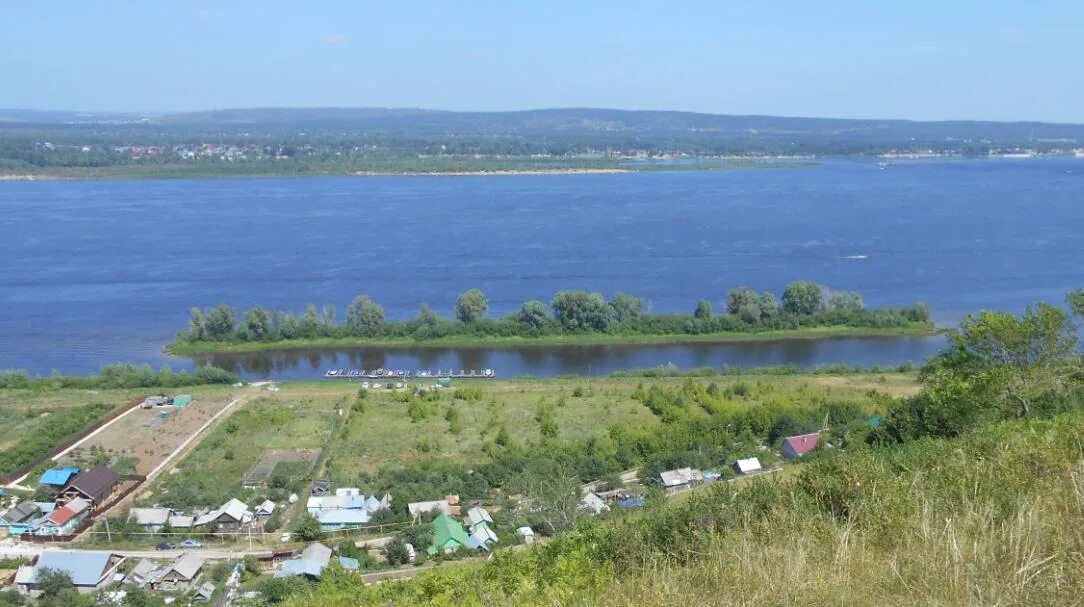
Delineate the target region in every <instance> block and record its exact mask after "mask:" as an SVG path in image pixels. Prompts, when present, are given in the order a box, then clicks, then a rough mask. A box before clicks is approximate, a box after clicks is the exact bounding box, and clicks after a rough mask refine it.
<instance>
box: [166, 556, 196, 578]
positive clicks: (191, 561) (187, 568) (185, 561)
mask: <svg viewBox="0 0 1084 607" xmlns="http://www.w3.org/2000/svg"><path fill="white" fill-rule="evenodd" d="M200 569H203V559H201V558H200V557H198V556H196V555H194V554H192V553H191V552H185V553H184V554H182V555H181V556H179V557H177V560H175V561H173V563H172V564H170V566H169V568H167V569H166V573H167V574H168V573H169V572H170V571H176V572H177V575H179V576H181V577H183V578H184V579H186V580H191V579H193V578H195V577H196V575H197V574H198V573H199V571H200Z"/></svg>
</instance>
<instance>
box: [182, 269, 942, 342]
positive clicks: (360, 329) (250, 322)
mask: <svg viewBox="0 0 1084 607" xmlns="http://www.w3.org/2000/svg"><path fill="white" fill-rule="evenodd" d="M646 305H647V304H646V302H645V300H644V299H643V298H641V297H637V296H635V295H629V294H627V293H617V294H615V295H614V296H613V297H611V298H610V299H609V300H607V299H606V298H605V297H604V296H603V295H602V294H601V293H593V292H588V291H579V290H566V291H560V292H558V293H557V294H556V295H554V296H553V299H552V300H551V301H550V302H549V303H548V304H547V303H546V302H543V301H539V300H530V301H526V302H524V303H523V304H522V305H521V306H520V309H519V310H517V311H515V312H513V313H511V314H508V315H506V316H504V317H501V318H490V317H489V316H488V312H489V300H488V299H487V297H486V295H485V293H483V292H482V291H481V290H479V289H470V290H468V291H466V292H464V293H462V294H460V295H459V297H458V299H457V300H456V304H455V308H454V319H447V318H444V317H441V316H440V315H439V314H437V313H436V312H435V311H434V310H433V309H432V308H430V307H429V306H428V305H427V304H424V303H423V304H421V305H420V306H419V308H418V314H417V316H415V317H414V318H412V319H409V320H406V321H392V320H388V319H387V317H386V315H385V312H384V307H383V306H381V305H380V304H378V303H377V302H375V301H373V299H372V298H371V297H369V296H368V295H358V296H357V297H356V298H355V299H354V300H353V301H352V302H351V303H350V305H348V306H347V308H346V317H345V320H344V322H342V323H337V322H336V308H335V306H334V305H330V304H329V305H325V306H324V307H323V308H322V309H317V307H316V306H315V305H311V304H310V305H309V306H308V307H307V308H306V309H305V312H304V313H303V314H302V315H301V316H294V315H293V314H292V313H290V312H284V311H279V310H268V309H265V308H263V307H261V306H254V307H252V308H249V309H248V310H245V311H244V312H243V313H241V314H238V312H237V311H236V310H235V309H234V308H233V307H232V306H230V305H228V304H219V305H218V306H215V307H213V308H210V309H206V310H203V309H200V308H193V309H192V310H191V313H190V319H189V325H188V328H187V329H186V330H184V331H182V332H180V333H179V334H178V336H177V339H178V341H182V342H216V341H220V342H274V341H282V340H296V339H316V338H348V337H358V338H412V339H416V340H430V339H440V338H444V337H452V336H477V337H526V338H531V337H545V336H557V335H586V334H611V335H681V334H686V335H697V334H712V333H743V332H745V333H751V332H757V331H769V330H787V329H799V328H803V327H818V326H851V327H866V328H878V329H884V328H899V327H907V326H911V325H913V324H915V323H928V322H929V320H930V308H929V306H928V305H926V304H924V303H916V304H914V305H912V306H910V307H906V308H880V309H868V308H866V307H865V303H864V302H863V300H862V296H861V295H860V294H858V293H856V292H853V291H832V290H830V289H828V288H827V287H825V286H823V285H820V284H817V283H814V282H809V281H796V282H792V283H790V284H788V285H787V286H786V288H785V289H784V291H783V294H782V297H781V298H779V299H777V298H776V296H775V294H773V293H771V292H763V293H757V292H756V291H754V290H752V289H750V288H748V287H739V288H736V289H731V290H730V291H729V292H728V293H727V296H726V299H725V300H724V301H722V302H721V306H722V308H723V313H721V314H717V313H715V311H714V309H713V305H712V302H711V301H710V300H707V299H702V300H700V301H699V302H698V303H697V304H696V307H695V308H694V309H693V311H692V313H691V314H649V313H648V312H647V311H646Z"/></svg>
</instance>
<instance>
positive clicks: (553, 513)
mask: <svg viewBox="0 0 1084 607" xmlns="http://www.w3.org/2000/svg"><path fill="white" fill-rule="evenodd" d="M510 486H511V488H512V490H513V491H515V492H517V493H519V494H520V495H522V496H523V501H524V504H525V505H526V507H527V509H528V511H530V512H532V513H534V514H537V515H538V516H540V517H541V519H542V522H543V524H545V525H546V527H548V528H549V530H550V533H551V534H554V535H555V534H557V533H560V532H562V531H567V530H569V529H571V528H572V526H573V525H574V524H575V523H576V519H577V518H578V517H579V515H580V512H581V510H580V481H579V479H578V478H576V475H575V474H573V473H572V471H571V470H569V469H568V468H566V467H565V466H564V465H562V464H559V463H557V462H555V461H553V460H548V459H539V460H534V461H533V462H531V464H529V465H528V467H527V468H526V469H525V470H524V471H523V472H522V473H520V474H519V475H518V476H517V477H515V478H513V479H511V481H510Z"/></svg>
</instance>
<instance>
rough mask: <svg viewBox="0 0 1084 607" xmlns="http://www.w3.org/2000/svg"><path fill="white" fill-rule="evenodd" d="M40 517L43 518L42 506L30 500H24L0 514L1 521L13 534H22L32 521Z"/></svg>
mask: <svg viewBox="0 0 1084 607" xmlns="http://www.w3.org/2000/svg"><path fill="white" fill-rule="evenodd" d="M39 518H42V510H41V506H39V505H38V504H37V503H35V502H32V501H30V500H23V501H21V502H19V503H18V504H15V505H14V506H12V507H11V508H8V511H7V512H5V513H4V514H3V515H0V521H3V524H4V526H5V527H7V528H8V533H10V534H11V535H22V534H23V533H25V532H26V528H27V527H28V526H29V525H30V523H32V522H34V521H36V520H38V519H39Z"/></svg>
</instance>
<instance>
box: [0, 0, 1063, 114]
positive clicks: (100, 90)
mask: <svg viewBox="0 0 1084 607" xmlns="http://www.w3.org/2000/svg"><path fill="white" fill-rule="evenodd" d="M0 53H2V55H3V56H4V58H5V59H4V60H3V61H2V62H0V108H18V109H43V110H86V111H137V112H151V113H157V112H169V111H191V110H202V109H220V108H239V107H316V106H339V107H373V106H381V107H420V108H429V109H447V110H518V109H534V108H548V107H607V108H621V109H661V110H688V111H699V112H710V113H722V114H770V115H785V116H824V117H841V118H909V119H916V120H943V119H973V120H1042V121H1051V122H1076V123H1084V2H1081V1H1079V0H1076V1H1072V2H1069V1H1064V2H1063V1H1049V2H1042V1H1034V2H1020V1H1018V0H1016V1H1012V2H1008V1H1000V0H988V1H985V2H979V1H976V2H969V1H962V0H961V1H952V0H940V1H936V0H907V1H900V2H892V3H889V2H882V1H878V0H867V1H864V2H845V1H833V0H818V1H816V2H810V1H793V2H783V1H771V0H715V1H713V2H698V1H692V0H689V1H679V2H662V1H659V2H638V1H634V0H625V1H620V2H618V1H615V2H590V1H587V0H582V1H580V2H574V1H572V2H564V1H561V0H546V1H533V2H526V1H523V2H517V1H508V0H504V1H500V2H470V1H466V0H464V1H459V2H452V1H448V2H438V1H425V2H410V1H407V0H402V1H395V2H363V1H345V0H344V1H340V0H323V1H320V2H297V1H293V2H287V1H276V0H259V1H247V0H233V1H230V2H213V3H212V2H174V1H168V0H162V1H159V2H135V1H126V2H120V1H111V0H97V1H95V2H79V1H76V0H69V1H56V2H48V3H46V2H8V3H4V5H3V8H2V10H0Z"/></svg>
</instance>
